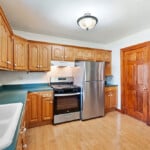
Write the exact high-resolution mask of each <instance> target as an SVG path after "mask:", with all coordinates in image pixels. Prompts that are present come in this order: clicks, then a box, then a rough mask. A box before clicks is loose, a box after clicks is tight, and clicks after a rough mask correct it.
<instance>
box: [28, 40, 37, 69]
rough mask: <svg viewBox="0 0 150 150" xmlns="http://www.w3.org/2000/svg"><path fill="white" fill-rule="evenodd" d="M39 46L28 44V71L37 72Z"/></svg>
mask: <svg viewBox="0 0 150 150" xmlns="http://www.w3.org/2000/svg"><path fill="white" fill-rule="evenodd" d="M38 62H39V45H38V44H35V43H29V70H30V71H38V70H39V67H40V66H39V63H38Z"/></svg>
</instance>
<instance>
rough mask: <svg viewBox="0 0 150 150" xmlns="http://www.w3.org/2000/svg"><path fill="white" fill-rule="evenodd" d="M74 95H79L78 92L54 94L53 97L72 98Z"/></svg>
mask: <svg viewBox="0 0 150 150" xmlns="http://www.w3.org/2000/svg"><path fill="white" fill-rule="evenodd" d="M74 95H80V92H78V93H67V94H54V96H55V97H62V96H74Z"/></svg>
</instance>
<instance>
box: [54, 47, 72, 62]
mask: <svg viewBox="0 0 150 150" xmlns="http://www.w3.org/2000/svg"><path fill="white" fill-rule="evenodd" d="M74 50H75V48H74V47H71V46H60V45H53V46H52V60H61V61H74V60H75V57H74Z"/></svg>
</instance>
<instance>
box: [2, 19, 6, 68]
mask: <svg viewBox="0 0 150 150" xmlns="http://www.w3.org/2000/svg"><path fill="white" fill-rule="evenodd" d="M0 67H2V68H7V27H6V25H5V23H4V21H3V20H2V18H1V17H0Z"/></svg>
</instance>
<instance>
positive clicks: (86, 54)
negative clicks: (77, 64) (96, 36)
mask: <svg viewBox="0 0 150 150" xmlns="http://www.w3.org/2000/svg"><path fill="white" fill-rule="evenodd" d="M75 54H76V55H75V59H76V60H87V61H94V60H95V51H94V49H93V50H92V49H83V48H78V49H77V51H76V53H75Z"/></svg>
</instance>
